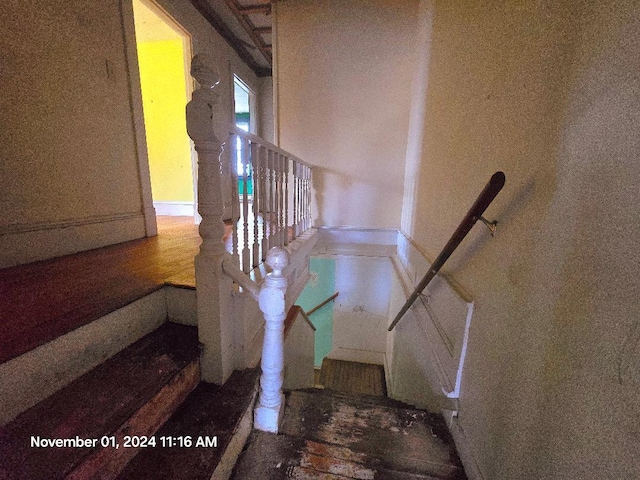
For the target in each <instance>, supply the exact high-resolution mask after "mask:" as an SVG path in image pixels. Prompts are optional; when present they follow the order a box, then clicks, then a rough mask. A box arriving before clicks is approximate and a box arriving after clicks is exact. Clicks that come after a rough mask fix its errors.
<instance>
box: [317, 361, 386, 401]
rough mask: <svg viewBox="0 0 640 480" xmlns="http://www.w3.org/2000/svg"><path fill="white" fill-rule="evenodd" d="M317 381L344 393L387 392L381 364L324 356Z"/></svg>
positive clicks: (375, 393) (371, 393) (380, 393)
mask: <svg viewBox="0 0 640 480" xmlns="http://www.w3.org/2000/svg"><path fill="white" fill-rule="evenodd" d="M319 383H320V385H322V386H323V387H324V388H329V389H331V390H336V391H338V392H344V393H353V394H363V395H386V394H387V389H386V387H385V379H384V367H383V366H382V365H371V364H367V363H358V362H347V361H344V360H334V359H331V358H325V359H324V360H323V361H322V368H321V370H320V379H319Z"/></svg>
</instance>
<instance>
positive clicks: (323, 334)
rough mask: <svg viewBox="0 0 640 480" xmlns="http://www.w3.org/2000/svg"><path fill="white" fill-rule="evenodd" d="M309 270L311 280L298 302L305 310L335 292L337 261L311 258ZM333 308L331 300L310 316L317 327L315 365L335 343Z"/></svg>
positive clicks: (319, 362) (319, 363) (318, 365)
mask: <svg viewBox="0 0 640 480" xmlns="http://www.w3.org/2000/svg"><path fill="white" fill-rule="evenodd" d="M309 270H310V272H311V281H309V283H307V285H306V287H305V288H304V290H303V291H302V294H301V295H300V297H299V298H298V301H297V302H296V303H297V304H298V305H300V306H301V307H302V309H303V310H305V311H308V310H311V309H312V308H313V307H315V306H316V305H318V304H320V303H321V302H323V301H324V300H326V299H327V298H329V297H330V296H331V295H333V294H334V293H335V279H336V261H335V259H332V258H311V261H310V265H309ZM333 308H334V302H329V303H328V304H327V305H325V306H324V307H322V308H321V309H320V310H317V311H316V312H314V313H313V314H312V315H311V316H310V317H309V318H310V320H311V322H312V323H313V325H314V326H315V327H316V336H315V337H316V348H315V350H316V352H315V361H314V363H315V366H316V367H320V366H321V365H322V359H323V358H324V357H326V356H327V355H328V354H329V352H330V351H331V347H332V343H333Z"/></svg>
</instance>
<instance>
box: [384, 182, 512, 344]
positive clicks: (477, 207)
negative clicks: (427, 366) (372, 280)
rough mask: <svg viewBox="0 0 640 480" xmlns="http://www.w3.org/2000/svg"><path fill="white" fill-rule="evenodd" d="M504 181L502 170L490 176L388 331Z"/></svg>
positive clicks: (441, 264) (478, 218) (458, 243)
mask: <svg viewBox="0 0 640 480" xmlns="http://www.w3.org/2000/svg"><path fill="white" fill-rule="evenodd" d="M504 182H505V175H504V173H503V172H496V173H494V174H493V175H492V176H491V179H490V180H489V182H488V183H487V185H486V186H485V187H484V189H483V190H482V192H480V195H478V198H477V199H476V201H475V202H474V204H473V205H472V206H471V208H470V209H469V211H468V212H467V214H466V215H465V217H464V219H463V220H462V222H460V225H458V228H457V229H456V231H455V232H454V233H453V235H452V236H451V238H450V239H449V241H448V242H447V244H446V245H445V246H444V248H443V249H442V252H440V255H438V257H437V258H436V259H435V261H434V262H433V264H431V268H430V269H429V271H428V272H427V273H426V275H425V276H424V278H423V279H422V280H421V281H420V283H419V284H418V286H417V287H416V289H415V290H414V291H413V293H412V294H411V296H410V297H409V298H408V299H407V301H406V302H405V304H404V306H403V307H402V308H401V309H400V311H399V312H398V314H397V315H396V317H395V318H394V319H393V322H391V325H389V331H391V330H393V328H394V327H395V326H396V325H397V324H398V322H399V321H400V319H401V318H402V317H403V315H404V314H405V313H407V310H409V308H410V307H411V305H413V302H415V301H416V299H417V298H418V297H419V296H420V294H421V293H422V291H423V290H424V289H425V288H426V287H427V285H428V284H429V282H430V281H431V280H433V278H434V277H435V276H436V275H437V274H438V272H439V271H440V269H441V268H442V266H443V265H444V263H445V262H446V261H447V259H448V258H449V257H450V256H451V254H452V253H453V252H454V251H455V249H456V248H458V245H460V242H462V240H464V237H466V236H467V234H468V233H469V231H470V230H471V228H472V227H473V226H474V225H475V223H476V222H477V221H478V220H480V218H481V217H482V214H483V213H484V211H485V210H486V209H487V207H488V206H489V205H490V204H491V202H492V201H493V199H494V198H496V195H498V193H499V192H500V190H502V187H503V186H504Z"/></svg>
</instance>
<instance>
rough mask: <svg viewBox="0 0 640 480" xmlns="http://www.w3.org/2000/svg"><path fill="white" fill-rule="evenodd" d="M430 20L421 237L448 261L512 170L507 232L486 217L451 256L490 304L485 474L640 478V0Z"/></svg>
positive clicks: (479, 310) (428, 6)
mask: <svg viewBox="0 0 640 480" xmlns="http://www.w3.org/2000/svg"><path fill="white" fill-rule="evenodd" d="M421 15H423V17H422V25H423V26H424V25H428V26H429V28H431V29H432V30H431V31H430V32H428V33H427V36H426V38H423V39H422V40H423V44H422V47H421V48H422V49H423V50H422V53H423V54H424V53H425V51H424V49H425V48H428V50H429V51H428V56H429V61H428V64H427V65H426V69H425V68H423V70H422V72H421V71H420V70H419V68H420V65H417V68H416V74H418V75H420V74H425V73H426V74H427V75H428V79H427V82H426V89H425V95H424V113H423V117H422V119H421V121H423V122H424V125H423V129H422V132H418V133H419V134H420V135H421V136H422V137H423V138H422V143H421V145H419V148H418V149H419V150H420V162H419V165H418V166H417V168H416V170H417V183H416V188H415V195H413V196H407V197H405V212H410V215H408V216H405V221H406V222H407V223H406V224H405V225H406V227H405V230H408V231H406V233H407V234H408V235H409V237H410V238H411V239H412V240H413V241H414V242H415V243H416V244H417V245H418V247H419V248H420V249H421V250H422V251H424V252H426V253H427V256H431V257H432V258H434V257H435V256H436V255H437V254H438V253H439V251H440V249H441V248H442V247H443V246H444V244H445V243H446V241H447V239H448V237H449V235H451V233H452V232H453V230H454V229H455V227H456V226H457V224H458V223H459V222H460V220H461V219H462V217H463V215H464V214H465V213H466V211H467V210H468V208H469V206H470V205H471V203H472V202H473V200H474V199H475V197H476V195H477V194H478V193H479V191H480V190H481V189H482V187H483V186H484V184H485V183H486V182H487V181H488V179H489V177H490V175H491V174H492V173H493V172H494V171H496V170H503V171H504V172H505V173H506V177H507V183H506V186H505V188H504V189H503V191H502V192H501V193H500V195H499V196H498V197H497V199H496V201H495V202H494V204H493V205H492V206H491V207H490V208H489V210H488V211H487V212H486V215H485V216H486V217H487V218H489V219H497V220H498V221H499V222H500V223H499V226H498V234H497V236H496V238H494V239H491V238H490V237H489V235H488V233H487V231H486V229H485V228H484V227H483V226H482V225H477V226H476V227H474V229H473V230H472V232H471V233H470V235H469V236H468V237H467V239H466V240H465V241H464V243H463V244H462V245H461V247H460V249H459V250H458V251H457V252H456V253H455V254H454V255H453V256H452V257H451V259H450V260H449V262H448V263H447V265H446V269H445V270H446V273H447V274H448V275H449V276H450V277H451V278H453V279H454V280H455V281H456V282H457V283H459V284H460V285H462V286H463V287H464V290H465V291H466V292H468V294H469V295H470V296H471V297H472V298H473V299H474V301H475V310H474V320H473V324H472V329H471V332H470V339H469V352H468V356H467V359H466V366H465V374H464V377H463V381H462V395H461V398H460V404H459V419H458V425H459V426H460V427H461V429H462V431H464V434H465V436H466V439H467V442H468V448H469V450H470V452H471V454H472V458H473V459H474V460H475V461H476V462H477V465H478V467H479V471H480V472H481V474H482V476H483V477H484V478H500V479H512V478H513V479H517V478H550V479H551V478H566V479H599V478H635V477H638V476H640V464H638V463H637V461H636V460H635V455H634V449H635V448H636V447H637V431H638V428H640V424H639V423H638V418H640V415H639V414H640V407H639V406H638V402H637V401H636V400H635V399H637V395H638V393H640V392H639V387H640V381H639V380H638V379H639V378H640V373H639V372H640V367H639V365H640V363H639V361H638V358H640V347H639V346H638V345H639V344H640V340H639V338H640V335H639V334H638V331H639V328H638V318H640V305H639V301H638V298H640V291H639V287H638V281H637V277H638V264H639V260H640V257H639V255H638V252H640V248H639V247H640V244H639V242H640V241H639V240H638V239H639V238H640V227H639V225H638V222H637V214H636V213H635V212H636V211H637V205H638V203H639V202H640V189H639V188H638V178H640V162H638V153H639V152H640V144H639V137H638V134H637V132H638V131H640V108H639V105H640V104H639V103H638V92H639V91H640V79H639V77H638V71H640V56H639V55H638V51H640V5H639V4H638V3H637V2H633V1H622V2H613V1H603V2H592V3H590V4H585V3H584V2H573V1H562V2H554V3H539V2H535V3H534V2H528V3H519V4H518V5H515V4H513V3H509V2H507V3H504V2H489V3H488V4H482V5H480V4H476V3H474V2H425V3H424V4H423V5H422V10H421ZM424 15H431V16H432V20H431V21H432V23H429V22H427V21H425V18H424ZM419 37H420V36H419ZM422 67H425V65H424V64H423V65H422ZM418 113H419V112H418ZM418 118H419V115H418ZM409 131H410V132H411V131H412V129H410V130H409ZM410 141H411V140H410ZM466 453H468V452H466ZM463 457H464V455H463ZM467 458H468V457H467Z"/></svg>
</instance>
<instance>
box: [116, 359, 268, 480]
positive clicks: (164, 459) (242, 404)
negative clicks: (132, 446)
mask: <svg viewBox="0 0 640 480" xmlns="http://www.w3.org/2000/svg"><path fill="white" fill-rule="evenodd" d="M259 375H260V371H259V369H258V368H254V369H247V370H243V371H235V372H234V373H233V374H232V375H231V377H230V378H229V380H227V382H226V383H225V384H224V385H222V386H217V385H212V384H207V383H201V384H200V385H198V387H197V388H196V389H195V390H194V391H193V393H191V395H189V397H187V399H186V400H185V402H184V404H183V405H182V406H181V407H180V408H179V409H178V410H177V411H176V412H175V414H174V415H173V416H172V417H171V418H170V419H169V420H168V421H167V422H166V423H165V425H164V426H163V427H162V428H161V429H160V430H159V431H158V432H157V433H156V440H157V445H156V448H148V449H145V450H142V451H141V452H140V453H139V454H138V455H137V456H136V457H135V458H134V459H133V460H132V461H131V462H130V463H129V465H128V466H127V467H126V468H125V469H124V470H123V471H122V473H121V474H120V476H119V477H118V478H119V479H120V480H125V479H131V480H144V479H153V480H163V479H166V480H181V479H185V480H186V479H189V480H197V479H207V480H208V479H209V478H215V479H223V478H228V475H229V474H230V473H231V470H232V469H233V465H234V464H235V461H236V459H237V457H238V455H239V454H240V452H241V451H242V448H243V447H244V444H245V442H246V439H247V437H248V436H249V434H250V432H251V423H252V414H253V411H252V407H253V402H254V398H255V395H256V392H257V380H258V377H259ZM187 436H188V437H191V440H192V445H191V446H190V447H186V446H182V445H181V443H182V442H183V440H182V441H181V440H176V441H174V442H170V441H169V440H166V438H168V437H171V438H173V439H177V437H187ZM214 436H215V437H216V439H217V446H216V447H214V448H206V447H200V446H196V444H197V441H198V439H199V438H201V439H205V438H209V439H211V438H212V437H214ZM163 438H165V440H161V439H163ZM170 443H171V444H173V446H172V447H169V444H170ZM212 475H213V477H212ZM246 478H247V479H249V478H260V477H259V476H258V477H246Z"/></svg>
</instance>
